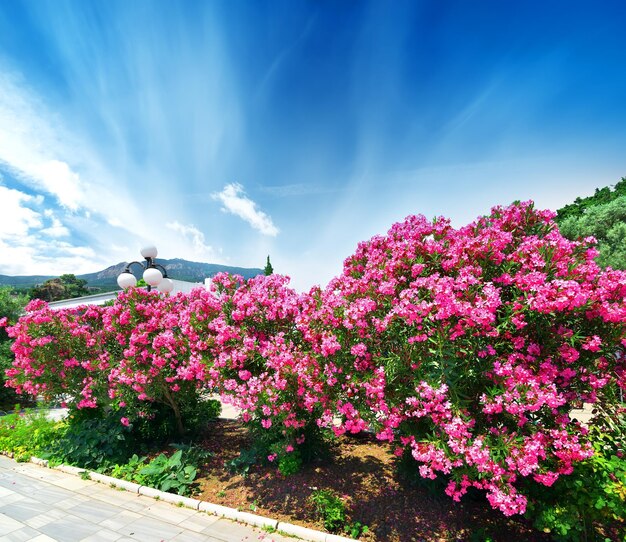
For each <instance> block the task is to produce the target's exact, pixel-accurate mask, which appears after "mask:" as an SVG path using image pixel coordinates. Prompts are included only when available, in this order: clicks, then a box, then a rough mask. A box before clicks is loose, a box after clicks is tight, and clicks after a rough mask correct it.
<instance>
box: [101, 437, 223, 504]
mask: <svg viewBox="0 0 626 542" xmlns="http://www.w3.org/2000/svg"><path fill="white" fill-rule="evenodd" d="M174 446H176V447H178V450H176V452H174V454H172V455H171V456H169V457H168V456H167V455H165V454H160V455H158V456H157V457H155V458H154V459H152V460H151V461H150V462H148V460H147V458H146V457H138V456H137V455H136V454H133V456H132V457H131V458H130V459H129V461H128V462H127V463H125V464H122V465H115V466H114V467H112V468H111V469H110V471H109V472H110V474H111V476H114V477H115V478H122V479H124V480H128V481H130V482H136V483H138V484H141V485H146V486H149V487H154V488H156V489H159V490H161V491H169V492H173V493H176V494H178V495H189V494H190V493H191V491H192V488H193V482H194V480H195V478H196V474H197V472H198V467H199V466H200V464H201V463H202V462H203V461H205V460H206V459H207V458H208V457H209V456H210V455H211V454H210V453H209V452H207V451H206V450H203V449H202V448H199V447H197V446H188V445H179V444H177V445H174Z"/></svg>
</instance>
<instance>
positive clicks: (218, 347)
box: [9, 203, 626, 515]
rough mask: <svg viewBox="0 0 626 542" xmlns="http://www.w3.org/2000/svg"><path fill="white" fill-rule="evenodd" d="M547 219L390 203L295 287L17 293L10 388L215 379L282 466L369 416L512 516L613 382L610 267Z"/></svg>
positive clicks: (77, 393)
mask: <svg viewBox="0 0 626 542" xmlns="http://www.w3.org/2000/svg"><path fill="white" fill-rule="evenodd" d="M552 219H553V214H552V213H551V212H548V211H537V210H535V209H534V208H533V206H532V204H531V203H521V204H514V205H512V206H510V207H508V208H499V207H498V208H494V209H493V211H492V213H491V215H489V216H487V217H483V218H480V219H478V220H477V221H476V222H474V223H473V224H470V225H469V226H466V227H464V228H460V229H455V228H453V227H452V226H451V225H450V223H449V221H447V220H445V219H442V218H439V219H436V220H434V221H428V220H427V219H425V218H424V217H421V216H413V217H409V218H407V219H406V220H405V221H404V222H402V223H399V224H395V225H394V226H393V227H392V228H391V229H390V231H389V232H388V234H387V235H386V236H378V237H374V238H373V239H371V240H370V241H368V242H365V243H361V244H360V245H359V247H358V249H357V251H356V253H355V254H354V255H353V256H351V257H350V258H348V259H347V260H346V262H345V265H344V270H343V273H342V274H341V275H340V276H339V277H337V278H335V279H333V280H332V281H331V282H330V283H329V285H328V286H327V287H326V288H325V289H320V288H314V289H313V290H311V291H310V292H309V293H307V294H303V295H298V294H296V293H295V292H294V291H293V290H291V289H290V288H288V286H287V283H288V279H286V278H284V277H280V276H277V275H272V276H270V277H263V276H260V277H256V278H254V279H251V280H249V281H244V280H243V279H241V278H239V277H230V276H227V275H220V276H218V277H217V278H216V279H215V286H214V289H213V291H211V292H208V291H203V290H196V291H194V292H192V293H191V294H188V295H182V294H179V295H178V296H172V297H167V296H166V297H160V296H159V294H158V293H150V294H148V293H145V292H141V291H139V290H131V291H129V292H127V293H125V294H121V295H120V296H119V298H118V300H117V301H116V303H115V305H114V306H113V307H110V308H104V309H93V311H92V310H91V309H84V308H83V309H81V310H74V311H57V312H52V311H51V310H50V309H49V308H47V306H45V304H39V303H38V304H34V305H32V306H30V307H29V311H30V312H29V313H28V314H27V315H26V316H25V317H24V318H23V319H22V320H21V321H20V322H19V323H18V324H17V325H16V326H14V327H13V328H10V329H9V332H10V333H11V334H12V336H13V337H14V338H15V339H16V343H15V346H14V349H15V352H16V362H15V366H14V368H13V369H12V370H11V371H10V373H9V376H10V378H11V380H10V384H11V385H12V386H14V387H16V388H17V389H18V390H20V391H25V392H27V393H42V391H43V392H45V393H47V394H55V393H69V394H70V395H73V396H74V397H76V398H79V397H82V398H81V399H80V401H79V402H78V404H77V406H82V407H86V406H92V405H91V402H97V401H99V400H104V401H113V402H117V404H119V405H122V404H124V405H126V408H128V405H132V409H131V410H130V411H131V412H135V413H139V412H141V405H142V403H146V402H151V401H161V402H164V403H166V404H168V405H170V406H171V408H172V409H173V410H174V411H176V408H177V405H178V404H179V401H178V399H179V398H184V397H187V398H189V397H191V398H192V399H193V398H197V397H198V394H199V393H200V391H201V390H202V389H204V390H207V391H211V392H218V393H219V394H220V395H221V396H222V398H223V400H225V401H227V402H230V403H232V404H234V405H236V406H238V407H239V408H241V409H242V417H243V420H244V421H245V422H246V423H249V424H252V425H253V426H254V427H256V428H257V430H258V431H257V433H258V434H260V435H264V439H265V441H266V442H267V443H269V449H270V452H271V453H270V454H269V459H270V460H275V459H277V462H278V464H279V468H281V470H282V471H283V472H290V471H292V470H294V468H297V463H298V462H299V456H298V447H299V446H301V445H302V444H303V443H304V441H305V439H306V438H308V436H307V435H311V434H314V432H315V430H316V428H323V427H328V428H332V429H333V430H334V431H335V433H337V434H342V433H346V432H349V433H358V432H360V431H364V430H371V431H374V433H375V434H376V436H377V437H378V438H379V439H381V440H386V441H390V442H394V443H395V446H396V453H397V454H398V455H402V454H410V455H411V456H412V457H413V458H414V459H415V460H416V461H417V462H418V463H419V464H420V467H419V471H420V474H421V475H422V476H424V477H427V478H435V477H436V476H438V475H443V476H445V477H446V478H447V480H448V481H449V483H448V486H447V489H446V492H447V493H448V494H449V495H450V496H451V497H452V498H454V499H455V500H459V499H460V498H461V496H462V495H463V494H464V493H466V492H467V490H468V488H470V487H475V488H479V489H482V490H484V491H486V493H487V498H488V499H489V502H490V503H491V505H492V506H493V507H494V508H498V509H500V510H501V511H502V512H503V513H505V514H507V515H510V514H515V513H522V512H524V510H525V507H526V501H527V498H526V496H525V495H524V494H522V493H521V491H520V489H519V487H520V484H519V481H520V480H521V479H526V480H527V479H533V480H534V481H535V482H537V483H538V484H542V485H545V486H550V485H551V484H553V483H554V482H555V481H556V480H557V479H558V478H559V476H561V475H563V474H569V473H571V472H572V469H573V466H574V465H575V464H576V463H577V462H580V461H582V460H584V459H586V458H588V457H590V455H591V454H592V453H593V450H592V447H591V445H590V444H589V442H588V439H587V438H586V430H585V429H584V428H583V427H581V426H580V424H578V423H577V422H575V421H574V420H572V419H570V417H569V414H568V413H569V411H570V409H571V408H572V406H573V405H578V404H580V403H582V402H591V403H593V402H595V401H596V400H598V398H599V397H601V396H602V394H603V390H604V389H605V388H606V387H607V386H609V387H611V386H615V385H621V386H623V385H624V374H625V350H626V326H625V322H626V274H625V273H624V272H618V271H613V270H611V269H607V270H602V269H600V268H599V267H598V266H597V265H596V263H595V262H594V257H595V256H596V254H597V252H596V251H595V249H594V248H593V243H592V240H591V239H586V240H584V241H580V242H571V241H568V240H566V239H565V238H564V237H563V236H561V235H560V233H559V232H558V229H557V228H556V226H555V224H554V222H553V221H552ZM68 332H69V337H68V336H67V335H68ZM70 369H71V371H70ZM61 372H63V375H62V376H61ZM181 423H182V422H181Z"/></svg>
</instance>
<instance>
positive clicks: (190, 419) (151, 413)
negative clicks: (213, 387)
mask: <svg viewBox="0 0 626 542" xmlns="http://www.w3.org/2000/svg"><path fill="white" fill-rule="evenodd" d="M143 406H144V408H143V410H144V411H145V413H146V415H145V416H144V417H143V418H136V419H134V421H133V423H132V429H133V433H135V435H136V438H137V439H138V440H139V441H141V442H142V443H144V444H146V445H155V444H162V443H164V442H167V441H168V440H170V439H173V438H177V437H180V436H181V435H179V432H178V428H177V423H176V418H175V416H174V415H173V413H172V409H171V408H169V407H168V406H167V405H163V404H161V403H151V404H150V403H146V404H145V405H143ZM221 409H222V405H221V403H220V402H219V401H217V400H215V399H199V400H189V401H187V402H183V403H182V404H181V405H180V413H181V417H182V419H183V420H184V421H185V427H186V429H187V433H186V434H187V436H191V437H193V436H195V435H197V434H198V433H201V432H202V431H203V430H204V429H205V428H206V426H207V424H208V423H209V422H210V421H212V420H215V419H216V418H217V417H218V416H219V415H220V412H221Z"/></svg>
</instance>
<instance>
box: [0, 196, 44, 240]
mask: <svg viewBox="0 0 626 542" xmlns="http://www.w3.org/2000/svg"><path fill="white" fill-rule="evenodd" d="M37 201H38V200H37V198H35V197H33V196H31V195H29V194H25V193H24V192H20V191H19V190H14V189H12V188H7V187H6V186H0V216H1V217H2V220H0V239H12V238H21V237H23V236H27V235H28V233H29V231H30V230H31V229H33V228H39V227H41V226H42V224H43V223H42V220H41V214H40V213H38V212H37V211H35V210H33V209H31V208H30V207H29V206H28V205H32V204H33V203H37Z"/></svg>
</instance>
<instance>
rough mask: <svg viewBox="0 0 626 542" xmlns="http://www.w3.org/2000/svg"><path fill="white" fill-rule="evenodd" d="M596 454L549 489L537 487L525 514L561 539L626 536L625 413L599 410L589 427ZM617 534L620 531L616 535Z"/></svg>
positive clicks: (582, 539)
mask: <svg viewBox="0 0 626 542" xmlns="http://www.w3.org/2000/svg"><path fill="white" fill-rule="evenodd" d="M589 436H590V438H591V442H592V443H593V447H594V451H595V454H594V455H593V457H591V458H590V459H588V460H586V461H583V462H582V463H579V464H577V465H576V467H575V468H574V472H573V473H572V474H571V475H570V476H562V477H560V478H559V479H558V480H557V481H556V482H555V484H554V485H553V486H552V487H551V488H545V487H541V488H540V489H539V488H535V490H534V491H533V499H532V500H531V503H530V506H529V509H528V512H527V514H526V515H527V517H529V518H530V519H531V520H532V521H533V524H534V526H535V527H536V528H537V529H539V530H541V531H544V532H548V533H550V534H551V535H552V536H553V537H554V539H556V540H563V541H573V542H578V541H591V540H597V541H604V540H607V539H608V540H624V541H626V536H625V535H624V533H625V532H626V416H625V415H624V412H623V411H622V412H620V411H619V409H617V408H616V407H613V408H610V409H607V410H604V411H600V412H598V415H597V416H596V418H595V420H594V423H593V424H592V426H591V428H590V432H589ZM620 533H622V534H621V535H620Z"/></svg>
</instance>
